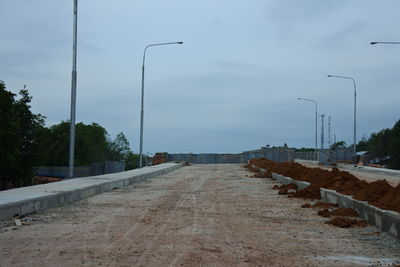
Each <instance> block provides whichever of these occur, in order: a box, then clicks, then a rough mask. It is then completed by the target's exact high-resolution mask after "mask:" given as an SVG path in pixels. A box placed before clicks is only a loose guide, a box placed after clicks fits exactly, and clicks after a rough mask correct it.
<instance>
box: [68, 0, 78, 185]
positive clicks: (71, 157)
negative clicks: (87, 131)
mask: <svg viewBox="0 0 400 267" xmlns="http://www.w3.org/2000/svg"><path fill="white" fill-rule="evenodd" d="M73 23H74V24H73V44H72V78H71V119H70V121H69V123H70V126H69V129H70V130H69V161H68V163H69V164H68V165H69V168H68V177H69V178H72V177H74V154H75V117H76V76H77V71H76V50H77V30H78V0H74V22H73Z"/></svg>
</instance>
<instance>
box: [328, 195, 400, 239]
mask: <svg viewBox="0 0 400 267" xmlns="http://www.w3.org/2000/svg"><path fill="white" fill-rule="evenodd" d="M321 199H322V201H324V202H328V203H337V204H339V206H340V207H344V208H351V209H354V210H356V211H357V212H358V214H360V217H361V218H363V219H364V220H365V221H366V222H368V223H369V224H372V225H375V226H377V227H378V228H380V229H381V230H383V231H387V232H389V233H391V234H393V235H394V236H396V237H398V238H400V213H398V212H395V211H390V210H382V209H380V208H377V207H375V206H372V205H370V204H368V202H366V201H360V200H357V199H353V198H352V197H351V196H347V195H343V194H340V193H338V192H336V191H334V190H329V189H324V188H321Z"/></svg>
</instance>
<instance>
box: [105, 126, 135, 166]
mask: <svg viewBox="0 0 400 267" xmlns="http://www.w3.org/2000/svg"><path fill="white" fill-rule="evenodd" d="M108 148H109V160H125V159H126V158H127V156H128V154H129V153H131V149H130V148H129V142H128V139H126V137H125V135H124V134H123V133H122V132H121V133H119V134H117V136H116V137H115V139H114V140H113V141H108Z"/></svg>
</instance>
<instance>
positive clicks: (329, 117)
mask: <svg viewBox="0 0 400 267" xmlns="http://www.w3.org/2000/svg"><path fill="white" fill-rule="evenodd" d="M331 119H332V116H328V146H329V148H330V147H331V145H332V143H331Z"/></svg>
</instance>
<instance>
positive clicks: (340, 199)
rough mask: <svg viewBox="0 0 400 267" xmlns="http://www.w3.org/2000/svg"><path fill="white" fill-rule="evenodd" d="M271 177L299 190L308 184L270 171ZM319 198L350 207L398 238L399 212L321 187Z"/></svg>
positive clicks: (399, 235)
mask: <svg viewBox="0 0 400 267" xmlns="http://www.w3.org/2000/svg"><path fill="white" fill-rule="evenodd" d="M272 178H274V179H275V180H277V181H278V182H280V183H282V184H291V183H294V184H296V185H297V187H298V188H299V190H302V189H304V188H306V187H307V186H309V185H310V183H308V182H302V181H297V180H294V179H292V178H290V177H285V176H283V175H280V174H277V173H272ZM320 193H321V200H322V201H324V202H327V203H333V204H338V205H339V207H342V208H351V209H354V210H356V211H357V212H358V214H359V215H360V217H361V218H362V219H364V220H365V221H366V222H367V223H369V224H372V225H375V226H376V227H378V228H379V229H381V230H383V231H386V232H389V233H391V234H392V235H394V236H395V237H397V238H400V213H398V212H395V211H390V210H383V209H380V208H377V207H375V206H372V205H370V204H368V202H366V201H360V200H357V199H353V198H352V197H351V196H347V195H343V194H340V193H338V192H336V191H334V190H330V189H325V188H321V189H320Z"/></svg>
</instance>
